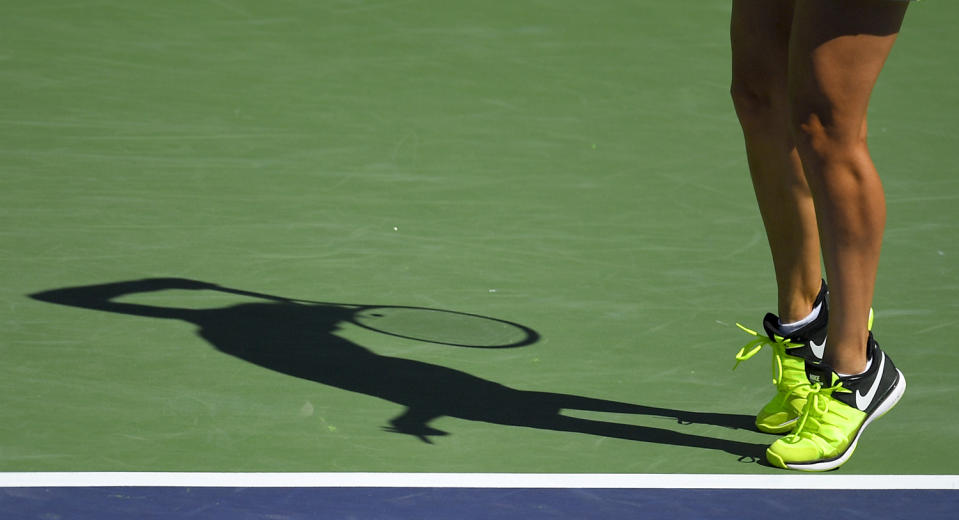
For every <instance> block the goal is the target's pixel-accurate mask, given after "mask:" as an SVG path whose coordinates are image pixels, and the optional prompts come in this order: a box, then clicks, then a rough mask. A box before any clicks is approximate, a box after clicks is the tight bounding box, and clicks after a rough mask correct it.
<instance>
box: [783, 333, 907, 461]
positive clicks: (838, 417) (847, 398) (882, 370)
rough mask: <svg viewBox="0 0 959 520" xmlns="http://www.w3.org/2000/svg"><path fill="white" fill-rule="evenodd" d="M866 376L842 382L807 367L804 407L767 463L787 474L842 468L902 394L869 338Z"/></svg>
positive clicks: (822, 368) (828, 371) (818, 367)
mask: <svg viewBox="0 0 959 520" xmlns="http://www.w3.org/2000/svg"><path fill="white" fill-rule="evenodd" d="M866 349H867V350H866V352H867V357H868V359H870V360H871V361H872V363H871V365H870V367H869V369H868V370H866V372H865V373H863V374H859V375H855V376H847V377H840V376H839V374H836V373H835V372H833V370H832V368H830V367H829V366H827V365H825V364H824V363H815V362H807V363H806V373H807V377H808V382H807V384H806V385H805V393H806V405H805V407H804V408H803V411H802V414H801V415H800V416H799V419H798V420H797V422H796V426H795V428H793V430H792V433H790V434H789V435H787V436H785V437H783V438H781V439H779V440H777V441H776V442H774V443H773V444H772V446H770V447H769V449H767V450H766V459H767V460H769V463H770V464H772V465H774V466H778V467H780V468H785V469H795V470H801V471H828V470H831V469H836V468H838V467H839V466H841V465H843V464H844V463H845V462H846V461H847V460H849V458H850V457H852V454H853V452H854V451H855V450H856V445H857V444H858V443H859V437H860V436H861V435H862V432H863V431H864V430H865V429H866V426H869V424H870V423H872V421H874V420H875V419H878V418H879V417H882V416H883V415H885V414H886V413H887V412H888V411H889V410H891V409H892V407H893V406H895V405H896V403H898V402H899V400H900V399H902V395H903V393H904V392H905V391H906V378H905V377H903V375H902V372H900V371H899V370H898V369H897V368H896V367H895V365H893V363H892V360H891V359H889V356H887V355H886V353H885V352H883V351H882V350H881V349H880V348H879V345H878V344H877V343H876V341H875V339H873V336H872V333H869V340H868V343H867V347H866Z"/></svg>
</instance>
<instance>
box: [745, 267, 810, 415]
mask: <svg viewBox="0 0 959 520" xmlns="http://www.w3.org/2000/svg"><path fill="white" fill-rule="evenodd" d="M827 295H828V290H827V288H826V283H825V282H823V283H822V286H821V288H820V290H819V295H818V296H817V297H816V301H815V303H814V304H813V308H817V307H818V308H819V315H818V316H816V318H815V319H814V320H812V321H811V322H810V323H807V324H806V325H804V326H803V327H801V328H799V329H798V330H796V331H793V332H790V333H789V334H786V333H785V332H783V331H782V329H781V324H780V321H779V317H778V316H776V315H775V314H772V313H769V314H767V315H766V317H765V318H764V319H763V328H764V329H765V332H766V334H765V335H763V334H760V333H758V332H756V331H754V330H750V329H748V328H746V327H744V326H743V325H740V324H739V323H737V324H736V325H737V326H739V328H741V329H742V330H744V331H745V332H746V333H748V334H750V335H752V336H755V339H753V340H752V341H750V342H749V343H747V344H746V345H744V346H743V348H741V349H739V352H738V353H737V354H736V365H735V366H734V367H733V368H734V369H735V368H736V366H739V364H740V363H742V362H743V361H746V360H747V359H750V358H752V357H753V356H755V355H756V354H757V353H758V352H759V351H760V350H762V348H763V347H765V346H769V347H771V348H772V351H773V355H772V375H773V384H774V385H776V395H775V396H774V397H773V398H772V400H770V401H769V402H768V403H766V405H765V406H763V408H762V409H761V410H760V411H759V413H758V414H757V415H756V427H757V428H759V430H760V431H763V432H766V433H787V432H789V431H791V430H792V429H793V426H794V425H795V423H796V420H797V419H798V418H799V416H800V414H802V410H803V408H804V407H805V406H806V395H807V394H808V393H809V390H808V387H809V381H808V380H807V379H806V361H807V360H809V361H817V362H818V361H820V360H821V359H822V355H823V351H824V350H825V348H826V324H827V322H828V320H829V310H828V308H827V307H828V304H827V301H826V297H827Z"/></svg>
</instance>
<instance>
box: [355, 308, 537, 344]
mask: <svg viewBox="0 0 959 520" xmlns="http://www.w3.org/2000/svg"><path fill="white" fill-rule="evenodd" d="M350 321H352V322H353V323H355V324H356V325H358V326H360V327H362V328H364V329H368V330H371V331H374V332H379V333H381V334H386V335H388V336H394V337H398V338H404V339H409V340H414V341H423V342H427V343H435V344H438V345H448V346H452V347H470V348H497V349H498V348H516V347H523V346H526V345H532V344H533V343H536V342H537V341H539V334H538V333H537V332H536V331H534V330H533V329H531V328H529V327H526V326H524V325H520V324H519V323H515V322H512V321H507V320H502V319H499V318H491V317H489V316H482V315H479V314H472V313H468V312H459V311H450V310H443V309H431V308H429V307H409V306H402V305H384V306H370V307H363V308H361V309H358V310H357V311H356V312H354V313H353V316H352V319H351V320H350Z"/></svg>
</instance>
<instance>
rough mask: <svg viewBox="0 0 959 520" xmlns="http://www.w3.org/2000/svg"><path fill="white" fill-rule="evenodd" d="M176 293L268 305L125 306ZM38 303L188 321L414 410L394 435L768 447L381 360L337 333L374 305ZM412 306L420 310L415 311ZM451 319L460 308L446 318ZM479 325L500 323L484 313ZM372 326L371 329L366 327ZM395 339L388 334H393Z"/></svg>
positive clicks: (736, 420) (738, 418) (71, 296)
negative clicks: (502, 432)
mask: <svg viewBox="0 0 959 520" xmlns="http://www.w3.org/2000/svg"><path fill="white" fill-rule="evenodd" d="M169 289H193V290H214V291H221V292H228V293H233V294H238V295H247V296H256V297H259V298H262V299H265V300H268V301H264V302H256V303H240V304H237V305H233V306H228V307H222V308H214V309H201V310H197V309H186V308H176V307H161V306H154V305H142V304H137V303H126V302H118V301H115V300H116V299H118V298H120V297H123V296H128V295H132V294H137V293H146V292H152V291H161V290H169ZM30 297H31V298H34V299H36V300H40V301H44V302H49V303H56V304H60V305H68V306H72V307H80V308H84V309H95V310H100V311H106V312H114V313H118V314H129V315H135V316H144V317H151V318H165V319H177V320H183V321H187V322H190V323H193V324H195V325H196V326H197V327H198V328H199V331H198V334H199V335H200V336H201V337H202V338H203V339H205V340H206V341H208V342H209V343H210V344H211V345H213V347H215V348H216V349H217V350H219V351H221V352H224V353H226V354H229V355H231V356H236V357H238V358H240V359H243V360H245V361H249V362H250V363H253V364H256V365H259V366H262V367H264V368H268V369H270V370H275V371H277V372H280V373H283V374H288V375H291V376H294V377H298V378H302V379H306V380H310V381H315V382H317V383H322V384H324V385H329V386H333V387H336V388H340V389H343V390H349V391H351V392H357V393H361V394H366V395H370V396H374V397H378V398H381V399H385V400H388V401H392V402H394V403H397V404H399V405H402V406H404V407H405V411H404V412H403V413H402V414H400V415H399V416H397V417H395V418H393V419H392V420H390V421H389V424H390V425H389V426H388V427H385V429H386V430H387V431H391V432H396V433H403V434H408V435H412V436H414V437H417V438H418V439H420V440H422V441H424V442H427V443H431V442H432V441H431V440H430V437H433V436H441V435H447V433H446V432H443V431H441V430H437V429H435V428H433V427H431V426H430V424H429V423H430V421H432V420H433V419H436V418H439V417H443V416H449V417H457V418H461V419H468V420H473V421H483V422H488V423H494V424H503V425H509V426H525V427H528V428H539V429H544V430H554V431H564V432H577V433H585V434H590V435H598V436H603V437H612V438H618V439H629V440H636V441H643V442H653V443H661V444H672V445H679V446H690V447H696V448H707V449H715V450H723V451H726V452H728V453H731V454H733V455H736V456H738V457H740V458H741V459H743V460H750V461H752V460H762V458H763V457H762V454H763V452H764V450H765V445H761V444H751V443H745V442H738V441H730V440H723V439H717V438H711V437H705V436H700V435H692V434H685V433H679V432H675V431H672V430H669V429H663V428H655V427H648V426H636V425H630V424H620V423H614V422H606V421H597V420H591V419H581V418H575V417H569V416H566V415H563V414H562V413H561V412H562V411H563V410H564V409H567V410H586V411H595V412H613V413H624V414H639V415H652V416H660V417H667V418H674V419H676V420H677V421H678V422H679V423H683V424H685V423H703V424H713V425H719V426H723V427H727V428H738V429H749V430H752V429H753V427H752V418H751V417H749V416H745V415H734V414H719V413H700V412H688V411H683V410H672V409H668V408H655V407H649V406H641V405H636V404H629V403H622V402H616V401H608V400H603V399H593V398H589V397H581V396H576V395H568V394H560V393H552V392H536V391H526V390H517V389H514V388H509V387H507V386H504V385H501V384H498V383H495V382H493V381H488V380H486V379H482V378H479V377H476V376H473V375H470V374H468V373H466V372H462V371H459V370H454V369H451V368H447V367H443V366H439V365H434V364H430V363H424V362H421V361H414V360H410V359H403V358H398V357H391V356H383V355H379V354H376V353H374V352H372V351H370V350H369V349H366V348H364V347H362V346H360V345H357V344H356V343H353V342H351V341H348V340H346V339H343V338H342V337H339V336H338V335H337V334H336V331H337V330H338V328H339V327H340V326H341V325H342V324H345V323H351V322H352V323H358V321H357V320H356V316H357V314H358V313H360V312H363V311H365V310H367V309H370V308H374V307H373V306H362V305H344V304H332V303H320V302H310V303H305V302H304V301H303V300H290V299H286V298H281V297H277V296H271V295H265V294H259V293H251V292H248V291H241V290H236V289H228V288H224V287H220V286H217V285H214V284H210V283H205V282H198V281H194V280H187V279H181V278H154V279H145V280H135V281H127V282H117V283H108V284H102V285H90V286H84V287H70V288H62V289H53V290H49V291H43V292H39V293H35V294H31V295H30ZM409 309H416V308H413V307H410V308H409ZM437 312H451V311H437ZM465 316H474V317H475V318H477V319H492V318H485V317H480V316H475V315H465ZM495 321H498V322H499V323H502V324H510V325H512V326H515V327H518V328H519V329H520V330H522V332H523V339H521V340H518V341H515V342H514V343H513V344H510V345H489V346H523V345H529V344H532V343H534V342H535V341H537V340H538V339H539V336H538V335H537V334H536V332H535V331H533V330H532V329H529V328H526V327H523V326H522V325H519V324H514V323H511V322H505V321H502V320H495ZM361 326H362V325H361ZM387 333H388V332H387Z"/></svg>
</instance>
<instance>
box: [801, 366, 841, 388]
mask: <svg viewBox="0 0 959 520" xmlns="http://www.w3.org/2000/svg"><path fill="white" fill-rule="evenodd" d="M806 378H807V379H809V382H810V383H813V384H816V383H819V384H820V385H822V386H823V387H830V386H833V385H835V383H836V380H838V379H839V374H837V373H836V372H835V371H833V369H832V367H831V366H829V365H827V364H825V363H813V362H812V361H806Z"/></svg>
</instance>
